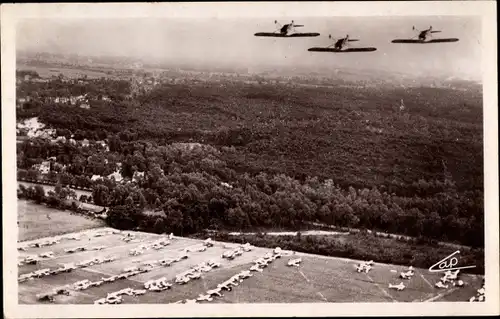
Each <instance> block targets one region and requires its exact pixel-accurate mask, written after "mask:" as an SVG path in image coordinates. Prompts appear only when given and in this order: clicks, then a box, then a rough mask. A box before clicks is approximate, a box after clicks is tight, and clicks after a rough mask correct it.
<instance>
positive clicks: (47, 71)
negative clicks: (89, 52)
mask: <svg viewBox="0 0 500 319" xmlns="http://www.w3.org/2000/svg"><path fill="white" fill-rule="evenodd" d="M17 68H18V69H19V70H29V71H35V72H37V73H38V74H39V75H40V77H42V78H50V77H51V76H58V75H59V74H62V75H64V76H65V77H68V78H71V79H75V78H81V77H83V76H87V78H101V77H109V74H107V73H105V72H97V71H91V70H85V69H82V68H68V67H57V66H42V65H37V66H33V65H25V64H21V65H18V66H17Z"/></svg>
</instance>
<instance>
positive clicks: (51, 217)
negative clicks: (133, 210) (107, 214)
mask: <svg viewBox="0 0 500 319" xmlns="http://www.w3.org/2000/svg"><path fill="white" fill-rule="evenodd" d="M17 205H18V206H17V211H18V214H17V220H18V229H19V235H18V240H19V241H25V240H31V239H36V238H42V237H48V236H55V235H58V234H64V233H69V232H74V231H79V230H83V229H88V228H94V227H100V226H102V225H103V222H102V221H99V220H93V219H89V218H85V217H83V216H80V215H76V214H70V213H69V212H66V211H61V210H59V209H54V208H49V207H46V206H44V205H37V204H35V203H32V202H29V201H26V200H18V201H17Z"/></svg>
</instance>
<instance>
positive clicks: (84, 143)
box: [82, 139, 90, 147]
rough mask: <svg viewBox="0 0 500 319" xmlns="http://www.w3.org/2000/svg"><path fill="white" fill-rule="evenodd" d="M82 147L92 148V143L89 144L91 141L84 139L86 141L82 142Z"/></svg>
mask: <svg viewBox="0 0 500 319" xmlns="http://www.w3.org/2000/svg"><path fill="white" fill-rule="evenodd" d="M82 146H83V147H89V146H90V142H89V140H88V139H84V140H83V141H82Z"/></svg>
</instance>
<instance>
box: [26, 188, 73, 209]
mask: <svg viewBox="0 0 500 319" xmlns="http://www.w3.org/2000/svg"><path fill="white" fill-rule="evenodd" d="M17 197H18V198H23V199H29V200H33V201H35V202H36V203H37V204H42V203H44V204H47V206H49V207H52V208H61V209H66V208H68V207H71V208H73V210H75V211H76V209H77V206H76V203H74V202H72V203H71V204H70V205H68V203H67V200H68V199H73V200H76V199H77V196H76V193H75V191H74V190H72V189H69V188H67V187H62V186H61V185H56V187H54V190H53V191H48V192H47V193H45V190H44V188H43V187H42V186H40V185H35V186H29V187H26V186H24V185H23V184H20V185H19V186H18V189H17Z"/></svg>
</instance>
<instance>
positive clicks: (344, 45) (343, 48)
mask: <svg viewBox="0 0 500 319" xmlns="http://www.w3.org/2000/svg"><path fill="white" fill-rule="evenodd" d="M328 39H331V40H335V43H333V44H331V45H329V46H327V47H314V48H310V49H308V50H307V51H310V52H331V53H348V52H373V51H376V50H377V48H373V47H365V48H348V46H349V43H350V42H357V41H359V40H358V39H351V38H349V35H348V34H347V35H346V36H345V38H339V39H333V38H332V35H331V34H330V35H329V36H328ZM332 46H333V48H332Z"/></svg>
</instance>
